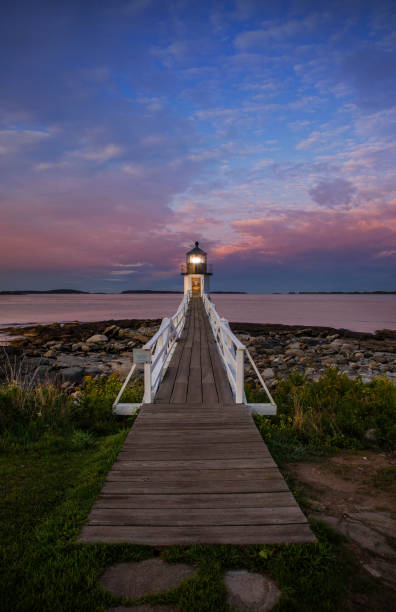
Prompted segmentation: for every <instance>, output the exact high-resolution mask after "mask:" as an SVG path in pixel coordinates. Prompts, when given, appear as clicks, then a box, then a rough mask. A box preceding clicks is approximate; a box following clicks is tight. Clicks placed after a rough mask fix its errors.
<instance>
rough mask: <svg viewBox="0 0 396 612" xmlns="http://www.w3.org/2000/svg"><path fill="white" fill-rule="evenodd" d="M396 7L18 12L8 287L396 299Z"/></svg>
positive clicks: (8, 62) (0, 159)
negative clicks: (186, 275) (381, 292)
mask: <svg viewBox="0 0 396 612" xmlns="http://www.w3.org/2000/svg"><path fill="white" fill-rule="evenodd" d="M395 26H396V17H395V11H394V9H393V3H392V2H381V1H380V2H377V3H372V2H360V3H358V4H356V3H354V2H350V3H348V2H342V3H341V2H340V3H338V2H334V3H328V2H324V3H322V4H320V3H319V4H318V3H317V2H316V3H314V2H312V3H311V2H299V1H296V2H294V1H290V2H289V3H287V4H286V5H282V8H279V3H275V2H273V3H272V2H266V3H263V2H254V1H251V2H248V1H247V0H246V1H244V2H239V1H232V0H230V1H229V2H225V3H223V2H219V3H216V2H215V3H213V2H203V3H199V4H197V3H195V2H192V1H191V2H190V1H183V2H179V1H178V0H175V1H174V2H172V1H171V2H160V0H135V1H127V0H125V1H124V0H119V1H117V2H115V3H111V6H110V5H109V3H107V2H97V3H94V4H92V5H91V4H90V3H88V4H87V3H83V4H81V3H79V2H74V1H73V0H72V1H71V2H69V3H64V4H63V3H62V4H60V5H58V4H57V8H56V10H55V9H54V5H53V4H52V3H50V2H45V1H43V2H40V3H39V4H38V5H35V7H34V10H33V7H32V4H31V3H28V2H26V3H24V2H22V3H18V5H12V4H9V5H8V7H7V9H6V11H5V13H4V19H2V20H1V23H0V40H1V41H2V42H1V43H0V45H1V46H2V57H3V60H4V64H3V66H5V68H3V72H2V74H1V91H2V98H1V99H0V173H1V182H0V212H1V225H2V233H1V240H0V289H18V288H21V289H22V288H37V289H45V288H52V287H55V286H58V287H59V286H67V287H71V288H81V289H88V290H101V291H111V290H117V291H118V290H122V289H126V288H156V287H157V288H169V289H177V288H180V287H181V286H182V284H181V280H180V278H179V276H178V273H179V266H178V264H179V262H180V261H181V260H182V259H183V257H184V253H185V251H186V250H187V248H188V247H189V246H190V245H191V244H192V243H193V242H194V240H196V239H198V240H200V241H201V243H202V246H203V248H205V249H206V250H208V252H209V257H210V259H211V261H213V263H214V264H215V275H214V279H213V280H214V286H215V288H218V289H226V288H234V289H235V288H236V285H237V288H239V289H240V290H247V291H258V292H260V291H282V290H285V291H288V290H299V289H301V290H315V289H321V290H342V289H344V290H345V289H355V290H369V289H395V288H396V282H395V279H396V172H395V160H396V144H395V143H396V138H395V136H396V106H395V100H396V79H395V76H394V67H395V65H396V40H395V36H394V32H395Z"/></svg>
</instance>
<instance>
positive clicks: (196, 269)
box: [181, 242, 212, 297]
mask: <svg viewBox="0 0 396 612" xmlns="http://www.w3.org/2000/svg"><path fill="white" fill-rule="evenodd" d="M181 273H182V274H183V276H184V293H187V291H191V295H192V296H193V297H200V296H202V295H203V294H204V293H209V280H210V277H211V275H212V271H211V270H210V269H209V265H208V264H207V262H206V253H205V251H203V250H202V249H200V248H199V242H196V243H195V247H194V248H193V249H191V251H188V252H187V253H186V263H185V264H183V266H182V272H181Z"/></svg>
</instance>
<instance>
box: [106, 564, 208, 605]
mask: <svg viewBox="0 0 396 612" xmlns="http://www.w3.org/2000/svg"><path fill="white" fill-rule="evenodd" d="M196 571H197V570H196V569H195V568H194V567H192V566H191V565H185V564H184V563H174V564H171V563H165V561H161V559H146V561H140V562H131V563H118V564H117V565H113V566H112V567H109V568H107V569H106V570H105V572H104V574H103V575H102V577H101V579H100V583H101V585H102V587H103V588H105V589H107V590H108V591H111V593H113V595H117V596H118V597H130V598H131V599H138V598H139V597H143V595H153V594H157V593H164V592H165V591H170V590H171V589H174V588H176V587H177V586H179V584H180V583H181V582H182V581H183V580H185V578H191V577H192V576H194V574H195V573H196ZM133 609H134V610H137V608H133ZM153 609H154V608H153ZM155 609H156V610H157V611H158V607H157V608H155Z"/></svg>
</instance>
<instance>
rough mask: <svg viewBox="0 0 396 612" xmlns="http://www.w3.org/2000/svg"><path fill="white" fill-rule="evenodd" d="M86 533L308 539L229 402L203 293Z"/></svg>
mask: <svg viewBox="0 0 396 612" xmlns="http://www.w3.org/2000/svg"><path fill="white" fill-rule="evenodd" d="M80 539H81V540H82V541H84V542H122V541H127V542H134V543H136V544H150V545H172V544H193V543H219V544H220V543H221V544H269V543H282V542H313V541H315V538H314V536H313V534H312V532H311V530H310V529H309V526H308V524H307V520H306V518H305V516H304V514H303V513H302V512H301V510H300V508H299V507H298V505H297V503H296V502H295V500H294V498H293V496H292V494H291V493H290V491H289V489H288V487H287V485H286V483H285V481H284V479H283V477H282V475H281V473H280V472H279V470H278V468H277V466H276V464H275V463H274V461H273V459H272V457H271V455H270V453H269V451H268V449H267V447H266V445H265V444H264V442H263V440H262V438H261V436H260V434H259V433H258V431H257V429H256V427H255V425H254V422H253V420H252V418H251V416H250V415H249V412H248V410H247V409H246V408H244V407H243V406H237V405H236V404H235V403H233V398H232V394H231V390H230V386H229V384H228V380H227V376H226V373H225V370H224V368H223V365H222V362H221V360H220V356H219V354H218V351H217V346H216V342H215V339H214V337H213V334H212V331H211V329H210V326H209V322H208V319H207V317H206V314H205V311H204V309H203V305H202V302H201V300H200V299H193V300H192V302H191V307H190V309H189V313H188V316H187V322H186V326H185V329H184V331H183V334H182V337H181V339H180V341H179V342H178V344H177V347H176V350H175V351H174V354H173V357H172V360H171V362H170V365H169V367H168V369H167V371H166V374H165V376H164V379H163V381H162V383H161V385H160V388H159V390H158V393H157V396H156V398H155V403H154V404H150V405H146V406H144V407H143V408H142V409H141V412H140V414H139V416H138V418H137V420H136V422H135V425H134V427H133V428H132V429H131V431H130V432H129V434H128V436H127V438H126V440H125V443H124V446H123V447H122V449H121V451H120V453H119V455H118V458H117V461H116V462H115V463H114V465H113V467H112V469H111V470H110V472H109V474H108V475H107V479H106V482H105V484H104V486H103V488H102V491H101V493H100V496H99V498H98V499H97V500H96V502H95V503H94V505H93V508H92V510H91V513H90V515H89V521H88V523H87V525H85V527H84V528H83V530H82V533H81V536H80Z"/></svg>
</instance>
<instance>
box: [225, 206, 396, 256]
mask: <svg viewBox="0 0 396 612" xmlns="http://www.w3.org/2000/svg"><path fill="white" fill-rule="evenodd" d="M232 226H233V228H234V230H235V231H236V233H237V235H238V237H237V239H236V240H235V241H233V242H230V243H228V244H223V245H221V246H219V247H217V248H216V249H215V253H216V256H217V257H219V258H225V257H228V256H231V255H236V254H237V255H238V256H239V257H253V256H255V257H257V258H258V259H262V260H268V259H271V258H274V259H276V260H281V261H284V260H290V259H291V258H293V257H295V256H301V255H308V254H311V256H313V254H314V253H319V252H322V253H325V252H327V253H334V254H335V253H337V252H339V253H345V252H346V251H349V252H351V253H352V252H355V253H358V252H362V251H363V252H365V253H366V254H367V255H368V256H370V255H371V256H372V257H375V256H376V257H382V256H383V255H382V254H383V253H387V254H388V253H390V252H392V251H393V249H394V247H395V244H396V200H393V201H391V202H388V203H385V204H380V205H374V204H372V205H370V206H369V207H367V208H365V209H364V210H363V209H360V208H355V209H352V210H348V211H346V210H319V211H318V210H312V211H307V210H306V211H296V210H289V211H283V212H278V213H277V212H275V213H274V212H272V213H269V214H268V215H266V216H263V217H257V218H254V219H247V220H240V221H234V222H233V223H232Z"/></svg>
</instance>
